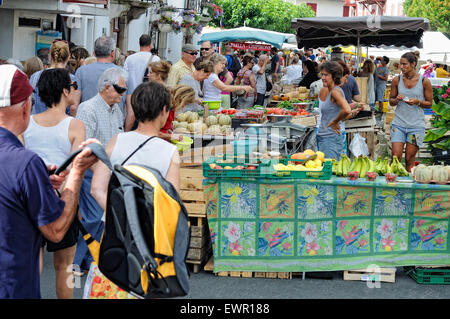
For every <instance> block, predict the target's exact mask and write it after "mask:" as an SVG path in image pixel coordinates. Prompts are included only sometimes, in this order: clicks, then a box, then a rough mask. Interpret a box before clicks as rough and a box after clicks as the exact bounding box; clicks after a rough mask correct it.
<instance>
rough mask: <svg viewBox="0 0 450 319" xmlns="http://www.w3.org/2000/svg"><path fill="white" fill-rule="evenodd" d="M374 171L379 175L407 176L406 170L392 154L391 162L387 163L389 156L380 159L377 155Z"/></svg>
mask: <svg viewBox="0 0 450 319" xmlns="http://www.w3.org/2000/svg"><path fill="white" fill-rule="evenodd" d="M375 172H376V173H378V174H379V175H386V174H395V175H397V176H408V175H409V174H408V171H407V170H406V168H405V167H404V166H403V164H402V163H400V161H399V160H398V158H397V156H395V155H394V156H393V158H392V164H390V165H389V158H388V157H385V158H384V159H381V157H379V158H378V159H377V160H376V162H375Z"/></svg>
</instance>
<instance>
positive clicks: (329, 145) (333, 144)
mask: <svg viewBox="0 0 450 319" xmlns="http://www.w3.org/2000/svg"><path fill="white" fill-rule="evenodd" d="M316 140H317V149H318V150H319V151H321V152H323V153H324V154H325V158H334V159H336V160H337V161H339V160H340V159H341V155H342V149H343V147H344V141H343V140H342V134H333V135H327V136H320V135H317V136H316Z"/></svg>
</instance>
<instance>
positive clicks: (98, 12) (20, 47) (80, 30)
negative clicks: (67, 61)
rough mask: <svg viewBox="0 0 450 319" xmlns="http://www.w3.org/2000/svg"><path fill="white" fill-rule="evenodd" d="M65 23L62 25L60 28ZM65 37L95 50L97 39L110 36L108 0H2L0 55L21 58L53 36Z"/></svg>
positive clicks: (48, 41)
mask: <svg viewBox="0 0 450 319" xmlns="http://www.w3.org/2000/svg"><path fill="white" fill-rule="evenodd" d="M61 26H63V27H61ZM58 27H60V28H59V30H60V31H62V33H65V37H66V39H69V40H70V41H72V42H74V43H75V44H77V45H81V46H84V47H85V48H86V49H87V50H88V51H89V52H92V50H93V44H94V40H95V39H96V38H97V37H99V36H101V35H108V34H109V29H110V22H109V8H108V0H90V1H76V0H39V1H35V0H3V1H2V5H1V6H0V38H1V39H2V45H1V46H0V58H2V59H8V58H15V59H18V60H21V61H24V60H26V59H28V58H29V57H32V56H34V55H35V54H36V51H37V49H38V48H39V47H40V46H44V45H49V44H51V40H52V39H53V38H57V37H59V38H61V35H62V33H61V34H55V33H54V32H53V31H54V30H56V29H58Z"/></svg>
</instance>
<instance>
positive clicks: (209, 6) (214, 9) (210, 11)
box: [202, 2, 223, 19]
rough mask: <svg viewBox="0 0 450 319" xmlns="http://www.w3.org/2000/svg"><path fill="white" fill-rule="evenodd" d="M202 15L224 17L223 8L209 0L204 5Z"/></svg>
mask: <svg viewBox="0 0 450 319" xmlns="http://www.w3.org/2000/svg"><path fill="white" fill-rule="evenodd" d="M202 15H203V16H210V17H212V18H216V19H219V18H220V17H223V9H222V8H221V7H220V6H218V5H215V4H214V3H211V2H207V3H205V5H204V6H203V10H202Z"/></svg>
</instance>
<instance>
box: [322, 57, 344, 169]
mask: <svg viewBox="0 0 450 319" xmlns="http://www.w3.org/2000/svg"><path fill="white" fill-rule="evenodd" d="M320 72H321V74H322V81H323V86H324V87H323V88H322V89H321V90H320V92H319V109H320V113H321V120H320V126H319V129H318V131H317V148H318V149H319V151H321V152H323V153H324V154H325V158H335V159H336V160H340V158H341V153H342V149H343V139H342V133H341V127H340V123H341V121H345V120H346V119H347V118H349V117H350V116H351V115H352V112H351V109H350V105H348V103H347V100H346V99H345V96H344V91H343V90H342V89H341V88H340V87H339V85H340V84H341V80H342V77H343V69H342V67H341V66H340V65H339V63H337V62H335V61H329V62H325V63H323V64H322V65H321V66H320Z"/></svg>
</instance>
